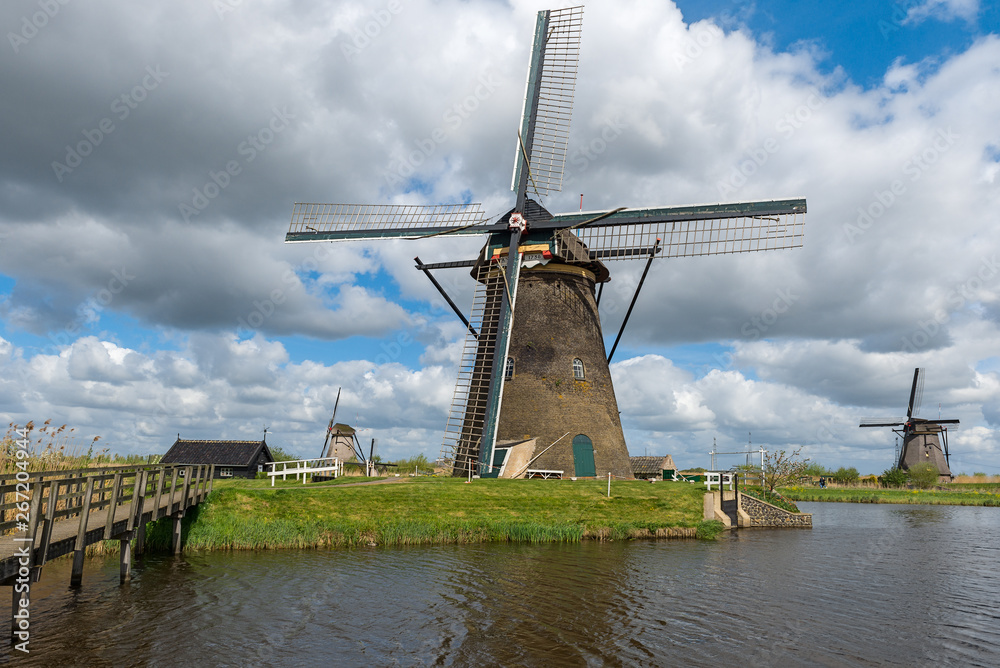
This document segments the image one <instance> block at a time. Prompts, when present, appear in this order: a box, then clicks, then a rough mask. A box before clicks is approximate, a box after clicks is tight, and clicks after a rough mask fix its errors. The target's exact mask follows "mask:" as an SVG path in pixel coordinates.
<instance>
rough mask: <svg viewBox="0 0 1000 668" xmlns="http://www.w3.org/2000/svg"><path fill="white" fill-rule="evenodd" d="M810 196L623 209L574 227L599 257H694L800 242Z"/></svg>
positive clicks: (577, 219) (575, 220)
mask: <svg viewBox="0 0 1000 668" xmlns="http://www.w3.org/2000/svg"><path fill="white" fill-rule="evenodd" d="M805 211H806V202H805V200H783V201H781V202H744V203H740V204H737V205H725V204H720V205H705V206H694V207H669V208H657V209H622V210H620V211H617V212H613V213H610V214H608V215H606V216H604V217H603V218H601V219H600V220H597V221H596V222H595V223H591V224H583V225H581V226H580V227H576V228H575V229H574V230H573V232H574V233H575V234H576V235H577V236H578V237H579V238H580V240H581V241H583V242H584V243H585V244H586V245H587V247H588V248H589V249H590V255H591V257H592V258H594V259H598V260H616V259H617V260H627V259H630V258H635V257H647V256H648V255H649V254H650V252H651V251H652V250H653V249H654V246H655V245H656V242H657V240H660V246H659V248H658V249H656V253H655V257H692V256H697V255H719V254H727V253H750V252H754V251H766V250H777V249H781V248H797V247H800V246H802V242H803V236H804V227H805V223H804V216H803V215H802V214H804V213H805ZM601 215H602V214H601V213H599V212H596V213H595V212H590V213H586V212H584V213H574V214H558V215H556V216H554V217H553V221H556V222H557V223H558V224H560V225H566V226H567V227H572V226H574V225H580V224H581V223H586V221H587V220H588V219H594V218H596V217H598V216H601Z"/></svg>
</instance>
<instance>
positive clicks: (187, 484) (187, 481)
mask: <svg viewBox="0 0 1000 668" xmlns="http://www.w3.org/2000/svg"><path fill="white" fill-rule="evenodd" d="M192 472H193V468H192V467H190V466H188V467H185V469H184V493H183V494H182V495H181V508H180V509H181V510H182V511H184V510H187V507H188V496H189V494H190V490H191V473H192Z"/></svg>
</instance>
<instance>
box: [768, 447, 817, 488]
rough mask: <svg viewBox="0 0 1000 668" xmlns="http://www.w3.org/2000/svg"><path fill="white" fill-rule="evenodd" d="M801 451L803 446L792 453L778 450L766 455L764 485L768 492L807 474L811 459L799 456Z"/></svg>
mask: <svg viewBox="0 0 1000 668" xmlns="http://www.w3.org/2000/svg"><path fill="white" fill-rule="evenodd" d="M801 451H802V448H796V449H795V450H793V451H792V452H791V454H789V453H787V452H785V451H784V450H778V451H776V452H768V453H766V454H765V455H764V485H765V486H766V487H767V491H768V492H773V491H774V488H775V487H781V486H782V485H786V484H788V483H790V482H793V481H795V480H798V479H799V478H801V477H802V476H803V475H805V471H806V468H807V467H808V466H809V460H808V459H800V458H799V453H800V452H801Z"/></svg>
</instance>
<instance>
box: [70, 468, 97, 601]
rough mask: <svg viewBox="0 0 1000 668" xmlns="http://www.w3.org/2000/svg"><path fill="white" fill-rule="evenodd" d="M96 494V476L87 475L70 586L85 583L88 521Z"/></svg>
mask: <svg viewBox="0 0 1000 668" xmlns="http://www.w3.org/2000/svg"><path fill="white" fill-rule="evenodd" d="M93 494H94V476H87V491H86V492H85V493H84V497H83V508H82V509H81V510H80V528H79V529H78V530H77V532H76V545H75V546H74V551H73V572H72V573H71V574H70V576H69V586H70V587H79V586H80V585H81V584H82V583H83V557H84V555H85V554H86V551H87V522H88V521H89V518H90V497H91V496H93Z"/></svg>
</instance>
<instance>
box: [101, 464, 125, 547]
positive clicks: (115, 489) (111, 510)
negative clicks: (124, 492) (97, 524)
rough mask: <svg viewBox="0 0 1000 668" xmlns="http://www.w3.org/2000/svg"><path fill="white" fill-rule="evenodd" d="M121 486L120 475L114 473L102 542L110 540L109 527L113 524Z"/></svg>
mask: <svg viewBox="0 0 1000 668" xmlns="http://www.w3.org/2000/svg"><path fill="white" fill-rule="evenodd" d="M121 486H122V474H121V472H120V471H118V472H116V473H115V481H114V483H113V484H112V485H111V503H110V504H109V505H108V523H107V524H106V525H105V526H104V540H109V539H110V538H111V527H112V526H113V525H114V523H115V510H116V509H117V507H118V493H119V492H120V491H121ZM102 496H103V495H102Z"/></svg>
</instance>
